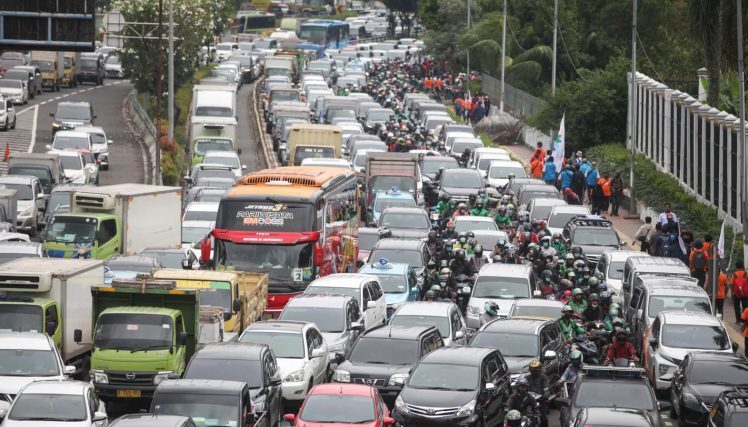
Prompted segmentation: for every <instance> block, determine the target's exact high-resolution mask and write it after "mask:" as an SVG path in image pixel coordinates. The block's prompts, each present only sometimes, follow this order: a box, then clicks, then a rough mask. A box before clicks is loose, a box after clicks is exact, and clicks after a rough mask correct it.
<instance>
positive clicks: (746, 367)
mask: <svg viewBox="0 0 748 427" xmlns="http://www.w3.org/2000/svg"><path fill="white" fill-rule="evenodd" d="M688 382H690V383H692V384H720V385H733V384H734V385H742V384H748V364H746V363H745V362H744V361H742V360H741V361H739V362H737V361H735V362H729V363H724V362H711V361H709V362H707V361H704V362H700V361H699V362H696V363H694V365H693V367H692V368H691V372H690V374H689V378H688Z"/></svg>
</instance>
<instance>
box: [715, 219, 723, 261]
mask: <svg viewBox="0 0 748 427" xmlns="http://www.w3.org/2000/svg"><path fill="white" fill-rule="evenodd" d="M717 255H719V258H720V259H724V258H725V221H722V230H721V231H720V232H719V241H718V242H717Z"/></svg>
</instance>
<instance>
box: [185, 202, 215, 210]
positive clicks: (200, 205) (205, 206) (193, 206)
mask: <svg viewBox="0 0 748 427" xmlns="http://www.w3.org/2000/svg"><path fill="white" fill-rule="evenodd" d="M218 204H219V202H191V203H190V204H189V205H187V207H186V208H184V210H185V212H187V211H198V212H217V211H218Z"/></svg>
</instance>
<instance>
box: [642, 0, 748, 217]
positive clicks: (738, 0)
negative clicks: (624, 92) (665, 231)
mask: <svg viewBox="0 0 748 427" xmlns="http://www.w3.org/2000/svg"><path fill="white" fill-rule="evenodd" d="M738 1H740V0H738ZM633 3H634V7H633V19H632V22H631V135H630V139H629V143H630V144H631V145H630V147H629V148H630V149H631V163H630V166H629V174H630V176H629V195H630V197H629V215H631V216H636V190H635V188H636V115H637V110H638V108H637V105H636V102H637V101H636V15H637V0H633Z"/></svg>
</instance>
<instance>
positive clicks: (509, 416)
mask: <svg viewBox="0 0 748 427" xmlns="http://www.w3.org/2000/svg"><path fill="white" fill-rule="evenodd" d="M521 419H522V413H521V412H520V411H518V410H516V409H512V410H511V411H509V412H507V413H506V420H507V421H519V420H521Z"/></svg>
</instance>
